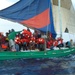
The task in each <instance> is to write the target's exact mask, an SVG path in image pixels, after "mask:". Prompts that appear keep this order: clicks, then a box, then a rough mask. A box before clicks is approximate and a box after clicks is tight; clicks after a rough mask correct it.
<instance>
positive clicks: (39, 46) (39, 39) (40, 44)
mask: <svg viewBox="0 0 75 75" xmlns="http://www.w3.org/2000/svg"><path fill="white" fill-rule="evenodd" d="M44 43H45V40H44V39H43V38H38V39H37V44H38V49H39V50H40V51H44V50H45V47H44Z"/></svg>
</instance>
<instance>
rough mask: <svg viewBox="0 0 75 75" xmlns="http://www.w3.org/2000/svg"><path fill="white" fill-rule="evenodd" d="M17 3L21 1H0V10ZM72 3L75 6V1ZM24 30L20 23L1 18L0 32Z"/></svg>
mask: <svg viewBox="0 0 75 75" xmlns="http://www.w3.org/2000/svg"><path fill="white" fill-rule="evenodd" d="M17 1H19V0H0V10H2V9H4V8H7V7H8V6H11V5H13V4H14V3H16V2H17ZM72 2H73V5H74V6H75V0H72ZM24 28H25V26H23V25H21V24H19V23H15V22H11V21H8V20H4V19H1V18H0V32H4V33H5V32H8V30H9V29H15V30H16V31H19V30H22V29H24Z"/></svg>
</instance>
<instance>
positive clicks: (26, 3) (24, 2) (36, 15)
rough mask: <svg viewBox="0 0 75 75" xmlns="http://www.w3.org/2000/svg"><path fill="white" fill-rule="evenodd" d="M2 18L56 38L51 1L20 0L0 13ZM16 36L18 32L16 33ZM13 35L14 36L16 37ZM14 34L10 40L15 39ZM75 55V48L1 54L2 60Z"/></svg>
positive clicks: (0, 58)
mask: <svg viewBox="0 0 75 75" xmlns="http://www.w3.org/2000/svg"><path fill="white" fill-rule="evenodd" d="M14 8H15V9H14ZM0 17H2V18H6V19H9V20H11V21H15V22H18V23H21V24H23V25H26V26H28V27H32V28H35V29H38V30H41V31H43V32H45V33H46V31H47V30H48V31H50V32H51V33H52V35H53V37H54V38H55V37H56V32H55V30H54V23H53V16H52V7H51V1H50V0H20V1H19V2H17V3H16V4H15V5H13V6H11V7H9V8H6V9H4V10H2V11H0ZM43 17H44V18H43ZM14 34H16V32H14ZM14 34H13V35H14ZM13 35H12V34H10V35H9V37H10V39H12V38H14V37H13ZM73 53H75V48H69V49H61V50H52V51H51V50H45V51H36V50H35V51H28V52H8V51H7V52H0V60H5V59H17V58H52V57H64V56H68V55H70V54H73Z"/></svg>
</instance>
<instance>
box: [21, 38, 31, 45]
mask: <svg viewBox="0 0 75 75" xmlns="http://www.w3.org/2000/svg"><path fill="white" fill-rule="evenodd" d="M29 41H30V40H29V39H21V42H22V44H23V43H24V42H26V43H29Z"/></svg>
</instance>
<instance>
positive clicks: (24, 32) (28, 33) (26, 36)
mask: <svg viewBox="0 0 75 75" xmlns="http://www.w3.org/2000/svg"><path fill="white" fill-rule="evenodd" d="M22 34H23V35H24V36H25V38H26V39H29V38H30V37H31V35H32V33H31V32H30V31H28V30H23V32H22Z"/></svg>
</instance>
